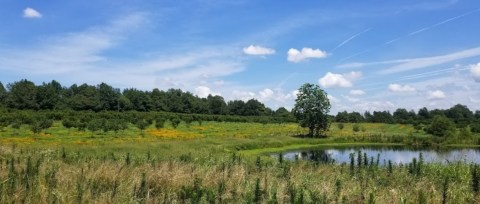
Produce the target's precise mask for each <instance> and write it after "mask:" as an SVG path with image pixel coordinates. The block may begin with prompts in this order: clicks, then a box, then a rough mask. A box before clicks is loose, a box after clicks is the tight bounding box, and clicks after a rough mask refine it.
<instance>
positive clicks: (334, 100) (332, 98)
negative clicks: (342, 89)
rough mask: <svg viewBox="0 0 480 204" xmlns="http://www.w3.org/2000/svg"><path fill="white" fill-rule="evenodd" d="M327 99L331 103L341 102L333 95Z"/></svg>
mask: <svg viewBox="0 0 480 204" xmlns="http://www.w3.org/2000/svg"><path fill="white" fill-rule="evenodd" d="M327 98H328V100H330V103H339V102H340V99H338V98H337V97H335V96H332V95H327Z"/></svg>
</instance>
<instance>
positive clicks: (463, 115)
mask: <svg viewBox="0 0 480 204" xmlns="http://www.w3.org/2000/svg"><path fill="white" fill-rule="evenodd" d="M445 116H447V117H448V118H449V119H451V120H452V121H453V122H455V123H456V124H458V125H459V126H460V127H465V126H467V125H468V124H469V123H470V121H471V120H472V119H473V118H474V115H473V112H472V111H470V109H468V107H467V106H465V105H461V104H457V105H455V106H453V107H451V108H449V109H447V110H446V111H445Z"/></svg>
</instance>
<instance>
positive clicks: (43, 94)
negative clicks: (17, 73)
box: [36, 80, 64, 110]
mask: <svg viewBox="0 0 480 204" xmlns="http://www.w3.org/2000/svg"><path fill="white" fill-rule="evenodd" d="M37 89H38V91H37V96H36V99H37V103H38V105H39V108H40V109H43V110H45V109H49V110H53V109H57V108H59V107H61V106H62V105H63V104H62V103H63V101H62V100H63V98H64V97H63V88H62V85H60V83H58V82H57V81H55V80H53V81H51V82H50V83H48V84H47V83H43V84H42V85H41V86H39V87H38V88H37Z"/></svg>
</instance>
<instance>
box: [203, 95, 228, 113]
mask: <svg viewBox="0 0 480 204" xmlns="http://www.w3.org/2000/svg"><path fill="white" fill-rule="evenodd" d="M207 101H208V109H209V113H210V114H215V115H223V114H225V113H226V111H227V104H226V103H225V99H223V97H221V96H212V95H208V97H207Z"/></svg>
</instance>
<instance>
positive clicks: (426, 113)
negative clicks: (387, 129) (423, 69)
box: [331, 104, 480, 132]
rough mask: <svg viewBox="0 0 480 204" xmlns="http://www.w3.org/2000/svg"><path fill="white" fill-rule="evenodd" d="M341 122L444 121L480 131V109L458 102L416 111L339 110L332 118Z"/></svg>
mask: <svg viewBox="0 0 480 204" xmlns="http://www.w3.org/2000/svg"><path fill="white" fill-rule="evenodd" d="M331 119H332V120H333V121H335V122H339V123H360V122H370V123H390V124H392V123H399V124H412V125H415V126H418V125H422V124H430V123H431V122H433V121H435V122H442V123H443V124H444V125H443V126H445V124H446V125H449V124H450V123H451V124H453V125H454V126H456V127H457V128H465V127H467V126H468V127H470V129H471V130H472V132H480V110H476V111H475V112H473V111H471V110H470V109H469V108H468V107H467V106H465V105H462V104H457V105H455V106H453V107H451V108H449V109H445V110H442V109H434V110H428V109H427V108H426V107H423V108H421V109H419V110H418V112H415V111H414V110H410V111H407V110H406V109H405V108H398V109H397V110H395V111H394V112H393V114H392V113H390V112H389V111H373V112H372V113H371V112H369V111H366V112H365V113H363V114H361V113H359V112H347V111H343V112H338V113H337V115H336V116H332V118H331Z"/></svg>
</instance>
